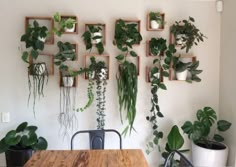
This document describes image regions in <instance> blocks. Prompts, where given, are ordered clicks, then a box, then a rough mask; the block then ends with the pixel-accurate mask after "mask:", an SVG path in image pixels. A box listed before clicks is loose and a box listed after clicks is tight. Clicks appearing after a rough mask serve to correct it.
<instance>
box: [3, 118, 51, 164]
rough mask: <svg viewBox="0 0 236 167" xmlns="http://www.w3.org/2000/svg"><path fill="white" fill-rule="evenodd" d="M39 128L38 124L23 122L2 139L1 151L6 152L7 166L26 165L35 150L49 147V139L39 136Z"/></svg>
mask: <svg viewBox="0 0 236 167" xmlns="http://www.w3.org/2000/svg"><path fill="white" fill-rule="evenodd" d="M37 129H38V127H37V126H29V125H28V123H27V122H23V123H21V124H20V125H19V126H18V127H17V128H16V129H15V130H11V131H9V132H8V133H7V134H6V135H5V137H4V138H2V139H1V141H0V153H4V152H5V155H6V163H7V167H13V166H17V167H20V166H24V164H25V163H26V162H27V161H28V160H29V159H30V157H31V156H32V154H33V152H34V151H36V150H45V149H47V145H48V144H47V141H46V139H45V138H43V137H38V136H37V134H36V130H37Z"/></svg>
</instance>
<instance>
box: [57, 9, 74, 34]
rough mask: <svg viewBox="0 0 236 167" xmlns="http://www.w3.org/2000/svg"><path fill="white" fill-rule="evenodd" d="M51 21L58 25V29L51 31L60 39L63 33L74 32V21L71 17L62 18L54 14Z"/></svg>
mask: <svg viewBox="0 0 236 167" xmlns="http://www.w3.org/2000/svg"><path fill="white" fill-rule="evenodd" d="M53 19H54V21H55V22H56V23H58V28H56V27H54V28H53V31H54V32H55V33H56V35H57V36H59V37H60V36H61V35H62V33H63V32H75V24H76V20H75V19H74V18H73V17H67V18H62V17H61V15H60V14H59V13H58V12H57V13H56V14H54V16H53Z"/></svg>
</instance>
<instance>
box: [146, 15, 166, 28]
mask: <svg viewBox="0 0 236 167" xmlns="http://www.w3.org/2000/svg"><path fill="white" fill-rule="evenodd" d="M149 19H150V23H151V28H152V29H159V28H160V27H163V25H164V24H165V23H164V20H163V18H162V16H161V14H160V12H150V13H149Z"/></svg>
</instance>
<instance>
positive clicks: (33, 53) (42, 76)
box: [21, 20, 48, 114]
mask: <svg viewBox="0 0 236 167" xmlns="http://www.w3.org/2000/svg"><path fill="white" fill-rule="evenodd" d="M47 32H48V29H47V27H45V26H40V25H39V23H38V22H37V21H36V20H34V22H33V25H31V24H29V25H28V26H27V28H26V33H25V34H23V35H22V36H21V42H25V45H26V51H24V52H23V54H22V56H21V58H22V60H23V61H24V62H26V63H28V64H29V66H28V87H29V97H28V104H29V101H30V98H31V94H33V112H34V114H35V104H36V98H37V97H39V98H40V97H41V96H43V90H44V85H45V83H47V81H48V71H47V66H46V64H45V63H43V62H38V63H30V62H29V60H31V61H32V62H33V61H34V60H37V58H38V56H39V51H42V50H43V49H44V42H43V41H42V40H41V38H46V37H47ZM30 76H32V79H31V77H30Z"/></svg>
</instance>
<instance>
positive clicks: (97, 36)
mask: <svg viewBox="0 0 236 167" xmlns="http://www.w3.org/2000/svg"><path fill="white" fill-rule="evenodd" d="M93 38H95V39H93V42H92V43H93V44H97V43H99V42H102V33H101V32H95V33H93Z"/></svg>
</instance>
